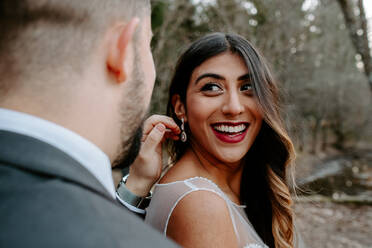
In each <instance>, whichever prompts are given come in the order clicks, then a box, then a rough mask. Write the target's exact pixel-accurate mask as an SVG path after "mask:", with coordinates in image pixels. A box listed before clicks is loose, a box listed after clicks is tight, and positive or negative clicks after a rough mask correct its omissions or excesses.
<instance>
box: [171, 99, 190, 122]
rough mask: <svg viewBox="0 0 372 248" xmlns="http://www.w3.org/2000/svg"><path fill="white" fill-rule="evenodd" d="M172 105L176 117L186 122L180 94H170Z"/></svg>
mask: <svg viewBox="0 0 372 248" xmlns="http://www.w3.org/2000/svg"><path fill="white" fill-rule="evenodd" d="M172 106H173V109H174V113H176V115H177V118H178V119H180V120H181V119H182V118H183V119H184V121H185V122H187V117H186V108H185V105H184V104H183V102H182V101H181V97H180V95H178V94H176V95H173V96H172Z"/></svg>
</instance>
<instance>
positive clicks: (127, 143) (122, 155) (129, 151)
mask: <svg viewBox="0 0 372 248" xmlns="http://www.w3.org/2000/svg"><path fill="white" fill-rule="evenodd" d="M134 50H135V58H134V61H135V62H134V71H133V77H132V79H131V80H132V81H131V82H128V85H132V86H131V88H129V90H128V92H126V94H125V95H124V96H123V102H122V103H121V109H122V113H121V116H122V118H121V119H122V123H121V130H120V136H121V137H120V138H121V141H122V143H121V145H120V147H119V149H118V152H117V154H118V155H117V157H116V159H115V160H114V162H113V167H115V168H120V169H123V168H126V167H128V166H129V165H131V164H132V163H133V162H134V160H135V159H136V157H137V156H138V153H139V151H140V148H141V139H142V126H143V122H144V116H145V113H146V110H147V109H146V106H144V104H143V98H142V94H140V93H141V89H143V88H144V85H143V81H144V79H143V76H144V73H143V72H142V71H141V70H140V68H141V67H140V64H139V62H138V61H139V59H140V58H139V56H138V55H139V53H138V51H137V49H136V48H135V49H134Z"/></svg>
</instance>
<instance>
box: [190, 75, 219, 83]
mask: <svg viewBox="0 0 372 248" xmlns="http://www.w3.org/2000/svg"><path fill="white" fill-rule="evenodd" d="M206 77H211V78H215V79H219V80H224V79H225V78H224V77H223V76H221V75H218V74H215V73H204V74H202V75H200V76H199V77H198V78H197V79H196V80H195V84H197V83H198V82H199V81H200V80H202V79H203V78H206Z"/></svg>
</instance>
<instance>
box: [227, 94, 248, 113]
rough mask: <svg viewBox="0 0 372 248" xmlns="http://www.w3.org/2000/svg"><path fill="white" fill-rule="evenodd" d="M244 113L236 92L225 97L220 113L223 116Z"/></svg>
mask: <svg viewBox="0 0 372 248" xmlns="http://www.w3.org/2000/svg"><path fill="white" fill-rule="evenodd" d="M243 111H244V106H243V104H242V102H241V99H240V98H239V95H238V93H237V92H232V93H230V94H228V95H226V99H225V102H224V105H223V106H222V113H223V114H225V115H233V116H234V115H239V114H241V113H242V112H243Z"/></svg>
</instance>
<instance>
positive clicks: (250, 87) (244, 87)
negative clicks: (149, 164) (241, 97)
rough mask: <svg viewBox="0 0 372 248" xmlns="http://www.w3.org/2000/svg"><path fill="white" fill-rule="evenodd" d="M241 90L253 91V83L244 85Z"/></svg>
mask: <svg viewBox="0 0 372 248" xmlns="http://www.w3.org/2000/svg"><path fill="white" fill-rule="evenodd" d="M240 90H241V91H249V92H251V91H253V86H252V84H251V83H247V84H243V85H242V86H240Z"/></svg>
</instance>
